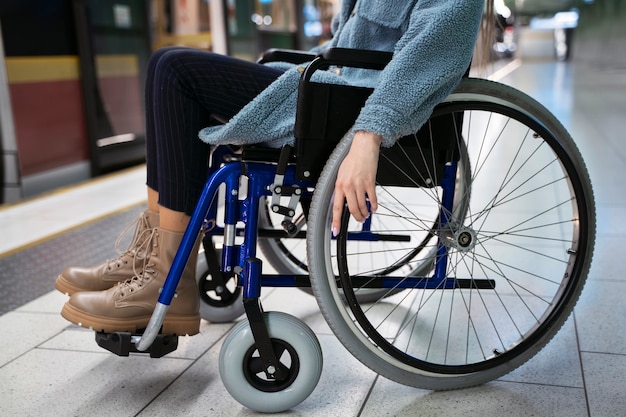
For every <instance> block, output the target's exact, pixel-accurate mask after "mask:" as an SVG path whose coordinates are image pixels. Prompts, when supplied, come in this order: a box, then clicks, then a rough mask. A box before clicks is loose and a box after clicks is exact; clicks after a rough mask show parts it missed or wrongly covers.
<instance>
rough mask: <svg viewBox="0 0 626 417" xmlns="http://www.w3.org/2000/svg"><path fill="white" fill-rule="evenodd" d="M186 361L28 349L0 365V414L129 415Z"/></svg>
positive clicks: (179, 369)
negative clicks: (23, 353)
mask: <svg viewBox="0 0 626 417" xmlns="http://www.w3.org/2000/svg"><path fill="white" fill-rule="evenodd" d="M191 362H192V361H190V360H184V359H167V358H161V359H159V360H156V361H155V360H151V359H150V358H147V357H133V358H132V359H129V358H120V357H117V356H114V355H110V354H107V353H89V352H74V351H61V350H47V349H34V350H31V351H30V352H28V353H27V354H25V355H23V356H21V357H20V358H19V359H18V360H15V361H13V362H11V363H10V364H8V365H6V366H4V367H2V368H0V380H2V381H5V382H6V381H11V383H10V384H8V383H3V384H0V398H2V402H0V415H4V416H86V417H87V416H94V417H95V416H107V417H108V416H119V417H122V416H133V415H135V414H137V413H138V412H139V411H140V410H141V409H143V408H144V407H145V406H146V405H148V403H150V401H152V400H153V399H154V398H156V397H157V396H158V395H159V393H160V392H161V391H162V390H163V389H165V388H166V387H167V386H168V385H170V384H171V383H172V381H174V380H175V379H176V378H177V377H178V375H179V374H180V373H182V372H183V371H184V370H185V369H186V368H187V367H188V366H189V365H190V364H191Z"/></svg>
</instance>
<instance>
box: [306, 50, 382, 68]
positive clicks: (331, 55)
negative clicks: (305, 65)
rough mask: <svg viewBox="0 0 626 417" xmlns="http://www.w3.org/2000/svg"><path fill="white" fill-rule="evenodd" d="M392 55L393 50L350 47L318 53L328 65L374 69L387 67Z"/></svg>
mask: <svg viewBox="0 0 626 417" xmlns="http://www.w3.org/2000/svg"><path fill="white" fill-rule="evenodd" d="M392 56H393V53H391V52H385V51H371V50H365V49H348V48H328V49H326V50H324V51H322V52H321V53H320V54H319V55H318V57H321V58H323V60H324V61H326V62H325V63H326V64H327V65H339V66H344V67H354V68H365V69H374V70H382V69H383V68H385V66H387V64H388V63H389V61H391V58H392Z"/></svg>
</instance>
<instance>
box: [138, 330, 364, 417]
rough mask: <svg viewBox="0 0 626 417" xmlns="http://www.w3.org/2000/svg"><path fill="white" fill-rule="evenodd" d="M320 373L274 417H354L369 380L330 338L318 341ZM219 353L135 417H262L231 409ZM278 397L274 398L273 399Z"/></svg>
mask: <svg viewBox="0 0 626 417" xmlns="http://www.w3.org/2000/svg"><path fill="white" fill-rule="evenodd" d="M320 343H321V345H322V350H323V352H324V367H323V371H322V376H321V379H320V382H319V383H318V385H317V387H316V389H315V390H314V391H313V393H312V394H311V396H309V398H307V399H306V400H305V401H303V402H302V403H301V404H299V405H298V406H296V407H294V408H293V409H292V410H289V411H287V412H284V413H277V414H273V415H276V416H281V415H284V416H320V417H322V416H323V417H327V416H356V415H358V411H359V409H360V408H361V405H362V403H363V401H364V400H365V396H366V395H367V392H368V391H369V388H370V386H371V385H372V383H373V381H374V378H375V374H374V373H373V372H371V371H370V370H368V369H367V368H365V367H364V366H362V365H361V364H359V363H358V362H357V361H356V359H354V358H353V357H352V356H351V355H350V354H349V353H348V352H347V351H345V349H343V347H341V346H340V345H339V342H337V340H336V339H335V338H334V337H331V336H321V337H320ZM219 349H220V346H216V347H215V348H214V349H211V350H210V351H209V352H208V353H206V354H205V355H204V356H202V357H201V358H200V359H199V360H198V361H197V362H196V363H194V365H193V366H191V367H190V368H189V369H188V370H187V371H185V373H183V374H182V375H181V377H180V378H179V379H178V380H177V381H176V382H175V383H174V384H172V385H171V387H169V388H168V389H167V390H166V391H165V392H164V393H163V394H161V395H160V396H159V398H158V399H157V400H155V401H154V402H153V403H151V404H150V406H149V407H147V408H146V409H145V410H144V411H143V412H142V413H141V414H140V416H152V415H165V414H167V413H168V410H170V411H171V410H175V411H176V414H179V415H185V416H206V415H211V416H251V415H262V414H259V413H256V412H254V411H252V410H250V409H248V408H245V407H243V406H242V405H240V404H239V403H237V402H236V401H235V400H234V399H233V398H232V397H231V396H230V395H229V394H228V392H227V391H226V389H225V388H224V386H223V384H222V383H221V381H220V378H219V359H218V358H219ZM279 395H280V394H279Z"/></svg>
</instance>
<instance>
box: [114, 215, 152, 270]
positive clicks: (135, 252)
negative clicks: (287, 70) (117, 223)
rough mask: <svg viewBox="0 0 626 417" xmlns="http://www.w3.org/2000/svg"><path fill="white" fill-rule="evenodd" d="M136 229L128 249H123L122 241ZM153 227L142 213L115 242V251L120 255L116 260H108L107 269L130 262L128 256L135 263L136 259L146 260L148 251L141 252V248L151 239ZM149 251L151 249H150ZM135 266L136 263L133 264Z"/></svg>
mask: <svg viewBox="0 0 626 417" xmlns="http://www.w3.org/2000/svg"><path fill="white" fill-rule="evenodd" d="M133 227H134V232H133V237H132V239H131V241H130V243H129V244H128V247H127V248H126V249H125V250H123V249H121V244H122V240H124V238H125V236H126V235H127V234H128V233H129V232H130V230H131V229H132V228H133ZM151 228H152V227H151V225H150V223H149V221H148V216H147V215H146V214H145V213H141V214H140V215H139V217H137V218H136V219H135V220H134V221H133V222H132V223H130V224H129V225H128V226H126V228H125V229H124V230H123V231H122V233H121V234H120V235H119V236H118V238H117V240H116V241H115V251H116V252H117V253H118V257H117V258H115V259H108V260H107V261H106V262H107V269H112V267H113V266H116V267H118V268H119V267H120V266H121V265H122V264H124V263H126V262H128V261H127V260H126V259H125V258H126V255H130V256H131V257H132V259H133V261H135V260H136V259H145V258H146V257H147V256H148V254H147V252H146V251H143V252H142V251H141V248H143V247H145V246H146V242H147V241H148V240H149V239H150V231H151ZM148 249H149V248H148ZM133 264H134V262H133Z"/></svg>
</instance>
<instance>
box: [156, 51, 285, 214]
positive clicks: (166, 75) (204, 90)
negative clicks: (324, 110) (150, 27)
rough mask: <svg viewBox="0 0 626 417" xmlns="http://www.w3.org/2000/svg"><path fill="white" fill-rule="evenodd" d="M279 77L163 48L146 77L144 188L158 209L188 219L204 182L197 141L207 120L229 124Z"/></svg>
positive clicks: (203, 153)
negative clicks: (156, 199) (153, 195)
mask: <svg viewBox="0 0 626 417" xmlns="http://www.w3.org/2000/svg"><path fill="white" fill-rule="evenodd" d="M281 73H282V72H281V71H280V70H276V69H273V68H268V67H266V66H263V65H259V64H255V63H252V62H248V61H243V60H239V59H235V58H232V57H228V56H223V55H218V54H214V53H211V52H206V51H202V50H197V49H189V48H178V47H171V48H163V49H159V50H158V51H156V52H155V53H154V54H153V55H152V57H151V58H150V61H149V62H148V68H147V76H146V89H145V94H146V103H145V109H146V141H147V145H146V160H147V161H146V162H147V180H146V185H147V186H148V187H150V188H152V189H154V190H156V191H158V192H159V204H160V205H162V206H164V207H166V208H169V209H171V210H176V211H183V212H185V213H187V214H191V213H192V212H193V208H194V207H195V204H196V202H197V200H198V197H199V196H200V193H201V192H202V187H203V185H204V183H205V181H206V177H207V164H208V155H209V151H210V147H209V145H207V144H206V143H204V142H202V141H201V140H200V139H199V138H198V132H199V131H200V129H202V128H204V127H207V126H209V125H210V124H211V123H212V122H211V118H210V115H218V116H220V117H222V118H225V119H230V118H231V117H232V116H234V115H235V114H236V113H237V112H239V110H240V109H241V108H242V107H243V106H245V105H246V104H247V103H248V102H250V101H251V100H252V99H253V98H254V97H256V96H257V95H258V94H259V93H260V92H261V91H262V90H263V89H265V88H266V87H267V86H268V85H269V84H271V83H272V81H274V80H275V79H276V78H278V76H280V74H281Z"/></svg>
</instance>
